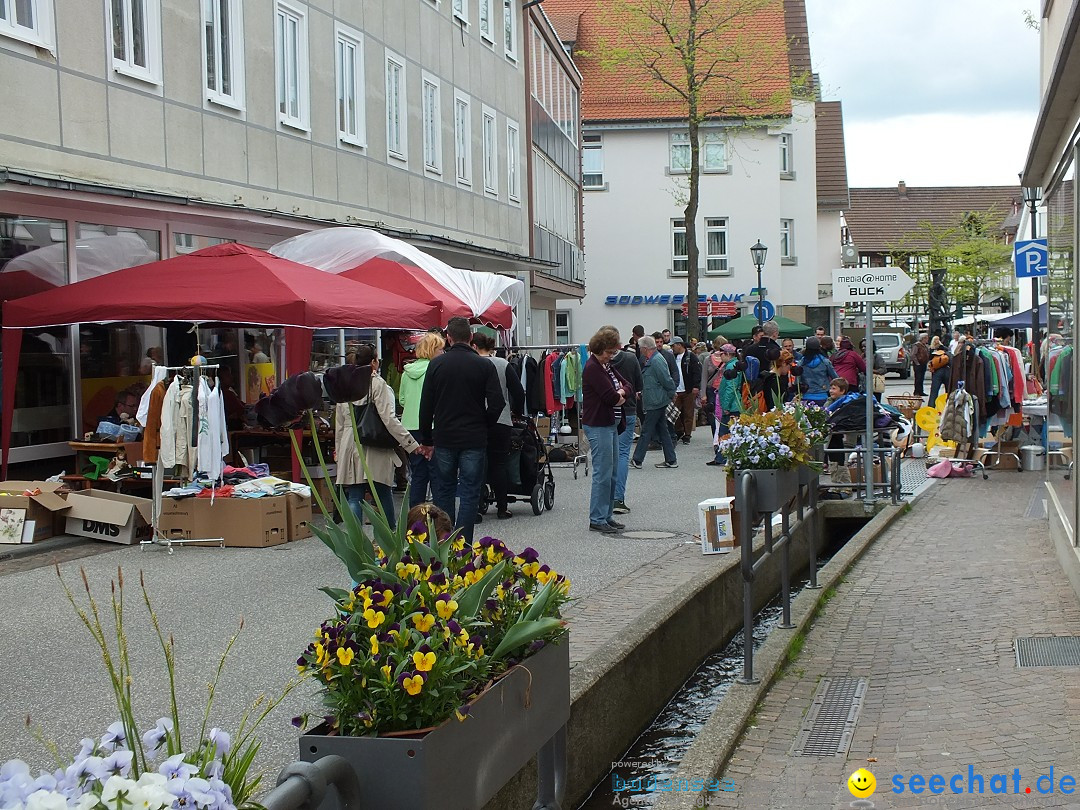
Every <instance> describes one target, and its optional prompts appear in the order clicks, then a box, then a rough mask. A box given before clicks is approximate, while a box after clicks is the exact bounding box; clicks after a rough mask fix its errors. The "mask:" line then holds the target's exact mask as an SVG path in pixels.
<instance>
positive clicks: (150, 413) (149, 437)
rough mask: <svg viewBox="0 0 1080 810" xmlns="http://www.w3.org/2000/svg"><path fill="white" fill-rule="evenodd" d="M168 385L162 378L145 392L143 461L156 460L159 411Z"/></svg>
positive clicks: (159, 423)
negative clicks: (146, 394)
mask: <svg viewBox="0 0 1080 810" xmlns="http://www.w3.org/2000/svg"><path fill="white" fill-rule="evenodd" d="M167 388H168V386H166V385H165V380H164V379H162V380H161V381H160V382H159V383H157V384H156V385H155V386H154V387H153V388H151V389H150V390H149V391H148V392H147V393H149V397H148V398H147V400H148V402H147V408H146V414H145V415H144V416H143V420H145V421H143V423H142V424H143V426H144V427H143V461H146V462H149V463H151V464H153V463H154V462H155V461H157V460H158V448H159V447H160V446H161V411H162V406H163V405H164V403H165V391H166V390H167Z"/></svg>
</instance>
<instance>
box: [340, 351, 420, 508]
mask: <svg viewBox="0 0 1080 810" xmlns="http://www.w3.org/2000/svg"><path fill="white" fill-rule="evenodd" d="M355 362H356V365H358V366H366V365H370V366H371V390H370V392H369V393H368V395H367V396H366V397H364V398H363V399H360V400H357V401H356V402H353V403H344V402H342V403H340V404H339V405H338V406H337V408H336V409H335V411H334V450H335V456H336V458H337V483H338V485H339V486H341V487H343V488H344V490H345V498H346V500H348V502H349V506H350V507H352V510H353V514H355V515H356V516H357V517H362V515H363V513H362V510H361V509H360V504H361V503H362V502H363V500H364V495H365V493H366V492H368V491H369V490H370V491H371V492H372V495H373V497H375V498H378V501H379V503H380V504H382V508H383V512H384V513H385V515H386V519H387V521H388V522H389V523H390V525H391V526H393V525H395V523H396V520H395V518H394V494H393V483H394V468H395V467H400V466H401V464H402V461H401V458H400V456H399V455H398V452H397V448H393V447H389V448H387V447H365V448H364V460H365V461H366V462H367V469H368V471H369V472H370V473H371V479H370V480H368V478H367V476H366V475H365V472H364V465H363V464H361V462H360V453H359V452H358V451H357V448H356V441H355V437H354V434H353V420H352V417H351V416H350V415H349V410H350V409H351V408H352V407H353V406H355V405H364V404H366V403H367V401H368V400H369V399H370V400H371V401H372V402H374V403H375V408H376V410H377V411H378V412H379V416H380V417H381V418H382V421H383V424H384V425H385V426H386V429H387V430H388V431H390V435H392V436H393V437H394V438H395V439H397V440H398V444H399V445H400V446H401V447H402V449H404V450H405V452H407V453H419V452H420V445H419V444H417V442H416V439H414V438H413V437H412V435H411V434H410V433H409V431H407V430H406V429H405V427H404V426H403V425H402V424H401V422H400V421H399V420H398V418H397V415H396V414H395V412H394V392H393V390H392V389H391V388H390V386H389V385H387V384H386V381H385V380H383V378H382V377H380V376H379V358H378V357H376V355H375V347H374V346H372V345H371V344H364V345H363V346H361V347H360V348H359V349H358V350H357V352H356V360H355Z"/></svg>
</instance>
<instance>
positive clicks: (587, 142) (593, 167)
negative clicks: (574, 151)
mask: <svg viewBox="0 0 1080 810" xmlns="http://www.w3.org/2000/svg"><path fill="white" fill-rule="evenodd" d="M581 140H582V144H581V183H582V185H583V186H584V187H585V188H603V187H604V138H603V136H602V135H583V136H582V138H581Z"/></svg>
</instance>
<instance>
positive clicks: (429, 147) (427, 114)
mask: <svg viewBox="0 0 1080 810" xmlns="http://www.w3.org/2000/svg"><path fill="white" fill-rule="evenodd" d="M421 101H422V103H423V112H424V168H425V169H427V170H428V171H432V172H441V171H442V120H441V116H440V112H439V111H440V108H441V106H442V105H441V104H440V103H439V80H438V79H436V78H434V77H432V76H429V75H428V74H426V73H425V74H424V90H423V98H422V99H421Z"/></svg>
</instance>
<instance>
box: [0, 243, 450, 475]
mask: <svg viewBox="0 0 1080 810" xmlns="http://www.w3.org/2000/svg"><path fill="white" fill-rule="evenodd" d="M3 314H4V320H3V336H2V348H3V356H4V364H3V384H4V393H3V418H2V428H0V429H2V431H3V439H2V452H3V462H2V470H0V474H2V476H3V477H4V478H6V477H7V466H8V451H9V450H10V447H11V424H12V417H13V413H14V410H15V386H16V383H17V379H18V373H19V350H20V348H21V346H22V330H23V329H39V328H45V327H49V326H65V325H69V324H74V323H116V322H137V323H154V322H169V321H188V322H194V323H240V324H252V325H259V326H274V327H283V328H284V329H285V346H286V348H285V366H286V369H285V371H286V376H288V375H291V374H298V373H300V372H302V371H307V370H308V369H309V368H310V365H311V343H312V330H313V329H323V328H341V327H355V326H359V327H366V328H379V329H427V328H429V327H432V326H436V325H440V324H441V323H442V321H441V320H440V315H439V310H438V307H436V306H434V305H433V304H431V303H427V302H424V301H417V300H415V299H412V298H408V297H405V296H401V295H395V294H394V293H392V292H388V291H386V290H384V289H380V288H378V287H372V286H369V285H366V284H364V283H362V282H357V281H354V280H349V279H345V278H338V277H336V276H334V275H333V274H330V273H326V272H323V271H322V270H316V269H314V268H312V267H308V266H305V265H303V264H298V263H296V262H292V261H289V260H287V259H282V258H279V257H277V256H272V255H270V254H269V253H266V252H265V251H262V250H258V249H256V248H252V247H248V246H246V245H241V244H236V243H227V244H221V245H215V246H213V247H208V248H204V249H202V250H198V251H195V252H193V253H188V254H186V255H184V256H177V257H176V258H173V259H165V260H164V261H159V262H152V263H150V264H143V265H139V266H137V267H128V268H125V269H123V270H117V271H115V272H112V273H108V274H106V275H101V276H97V277H95V278H89V279H86V280H85V281H80V282H76V283H74V284H68V285H65V286H63V287H57V288H56V289H53V290H46V291H45V292H40V293H37V294H35V295H30V296H27V297H25V298H19V299H17V300H14V301H5V302H4V304H3ZM294 466H295V464H294Z"/></svg>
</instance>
